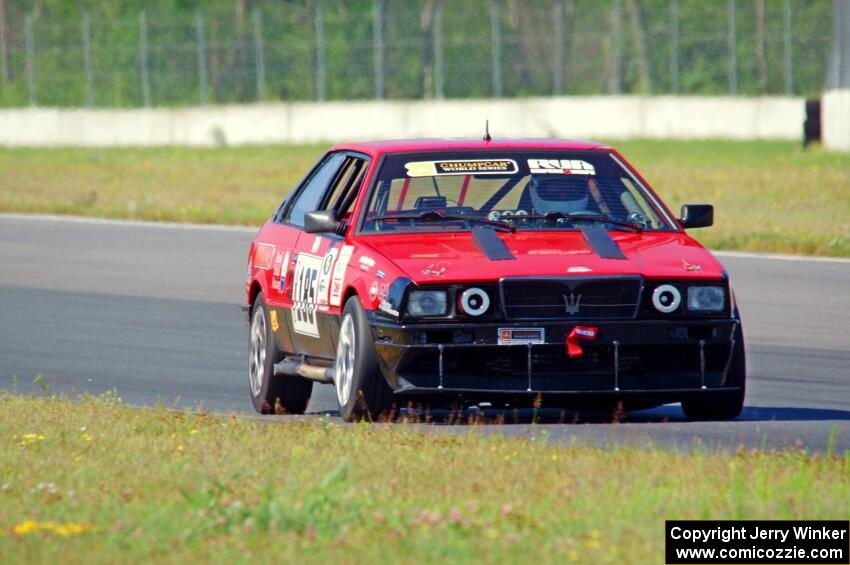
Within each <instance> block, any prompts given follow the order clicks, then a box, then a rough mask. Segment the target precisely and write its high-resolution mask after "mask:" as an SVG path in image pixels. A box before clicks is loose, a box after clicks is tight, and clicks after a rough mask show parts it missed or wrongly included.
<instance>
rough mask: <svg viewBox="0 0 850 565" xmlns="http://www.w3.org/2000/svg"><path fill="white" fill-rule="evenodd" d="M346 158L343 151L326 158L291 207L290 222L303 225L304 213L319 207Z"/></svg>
mask: <svg viewBox="0 0 850 565" xmlns="http://www.w3.org/2000/svg"><path fill="white" fill-rule="evenodd" d="M344 158H345V155H344V154H343V153H334V154H333V155H331V156H330V157H328V158H327V159H325V162H324V163H322V164H321V165H320V166H319V168H318V169H317V170H316V171H315V172H314V173H313V175H312V176H311V177H310V179H309V180H308V181H307V184H305V185H304V187H303V188H302V189H301V190H300V191H299V192H298V195H297V196H296V197H295V201H294V202H293V203H292V206H291V207H290V208H289V215H288V219H287V221H289V223H291V224H295V225H296V226H303V225H304V214H305V213H306V212H312V211H314V210H316V209H318V207H319V203H320V202H321V201H322V197H323V196H324V195H325V191H326V190H327V188H328V185H329V184H330V183H331V181H333V180H334V177H335V176H336V173H337V171H338V170H339V166H340V164H341V163H342V161H343V159H344Z"/></svg>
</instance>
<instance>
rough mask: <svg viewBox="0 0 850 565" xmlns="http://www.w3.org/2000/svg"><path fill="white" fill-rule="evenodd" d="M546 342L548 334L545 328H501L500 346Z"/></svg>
mask: <svg viewBox="0 0 850 565" xmlns="http://www.w3.org/2000/svg"><path fill="white" fill-rule="evenodd" d="M545 341H546V333H545V331H544V330H543V328H499V333H498V342H499V345H516V344H528V343H545Z"/></svg>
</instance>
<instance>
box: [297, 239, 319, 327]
mask: <svg viewBox="0 0 850 565" xmlns="http://www.w3.org/2000/svg"><path fill="white" fill-rule="evenodd" d="M321 269H322V258H321V257H316V256H315V255H309V254H307V253H300V254H299V255H298V262H297V263H296V264H295V276H294V277H293V280H292V301H293V305H292V309H291V310H290V311H291V312H292V330H293V331H294V332H296V333H299V334H303V335H308V336H311V337H319V324H318V320H317V318H316V298H317V294H318V286H319V273H320V272H321Z"/></svg>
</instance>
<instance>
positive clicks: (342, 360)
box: [334, 296, 393, 422]
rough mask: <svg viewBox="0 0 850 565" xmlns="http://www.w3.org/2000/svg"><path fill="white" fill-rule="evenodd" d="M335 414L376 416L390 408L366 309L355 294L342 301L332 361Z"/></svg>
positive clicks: (356, 418) (355, 417)
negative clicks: (337, 412)
mask: <svg viewBox="0 0 850 565" xmlns="http://www.w3.org/2000/svg"><path fill="white" fill-rule="evenodd" d="M334 388H335V389H336V395H337V401H338V402H339V414H340V416H341V417H342V419H343V420H345V421H346V422H352V421H359V420H363V419H369V420H377V419H379V418H380V417H381V416H385V415H388V414H389V412H390V409H391V408H392V402H393V392H392V389H391V388H390V386H389V385H388V384H387V381H386V380H385V379H384V377H383V376H382V375H381V372H380V370H379V369H378V359H377V356H376V355H375V343H374V341H373V339H372V332H371V329H370V328H369V322H368V320H367V319H366V312H365V311H364V310H363V306H362V305H361V304H360V300H359V299H358V298H357V297H356V296H352V297H351V298H349V299H348V301H347V302H346V303H345V307H344V308H343V310H342V318H341V322H340V326H339V341H338V342H337V348H336V361H335V362H334Z"/></svg>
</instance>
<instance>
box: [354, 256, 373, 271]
mask: <svg viewBox="0 0 850 565" xmlns="http://www.w3.org/2000/svg"><path fill="white" fill-rule="evenodd" d="M357 262H358V263H360V268H361V269H362V270H364V271H368V270H369V269H371V268H372V267H374V266H375V260H374V259H372V258H371V257H367V256H366V255H363V256H361V257H360V259H358V261H357Z"/></svg>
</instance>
